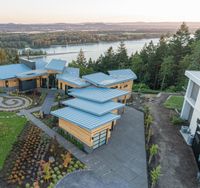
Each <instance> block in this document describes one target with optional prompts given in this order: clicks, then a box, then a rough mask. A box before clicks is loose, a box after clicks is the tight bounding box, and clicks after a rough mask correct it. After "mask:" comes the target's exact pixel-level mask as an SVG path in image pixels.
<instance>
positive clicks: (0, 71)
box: [0, 64, 31, 80]
mask: <svg viewBox="0 0 200 188" xmlns="http://www.w3.org/2000/svg"><path fill="white" fill-rule="evenodd" d="M30 70H31V69H30V68H29V67H27V66H26V65H24V64H11V65H2V66H0V80H6V79H11V78H16V74H19V73H23V72H26V71H30Z"/></svg>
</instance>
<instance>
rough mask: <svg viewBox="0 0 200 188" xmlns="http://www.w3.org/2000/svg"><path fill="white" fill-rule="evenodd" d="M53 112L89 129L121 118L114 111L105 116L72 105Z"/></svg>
mask: <svg viewBox="0 0 200 188" xmlns="http://www.w3.org/2000/svg"><path fill="white" fill-rule="evenodd" d="M51 114H52V115H54V116H56V117H58V118H61V119H63V120H65V121H69V122H71V123H73V124H75V125H77V126H80V127H82V128H84V129H87V130H93V129H95V128H97V127H100V126H102V125H105V124H106V123H109V122H111V121H114V120H117V119H119V118H120V116H119V115H115V114H112V113H109V114H105V115H103V116H95V115H93V114H90V113H87V112H83V111H81V110H77V109H75V108H71V107H66V108H62V109H59V110H56V111H53V112H51Z"/></svg>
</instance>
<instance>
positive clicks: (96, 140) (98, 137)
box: [93, 129, 107, 149]
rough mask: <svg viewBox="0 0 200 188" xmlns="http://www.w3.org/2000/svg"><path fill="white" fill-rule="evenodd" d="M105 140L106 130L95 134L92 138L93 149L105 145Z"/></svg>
mask: <svg viewBox="0 0 200 188" xmlns="http://www.w3.org/2000/svg"><path fill="white" fill-rule="evenodd" d="M106 139H107V129H106V130H103V131H101V132H99V133H96V134H95V135H94V137H93V149H96V148H98V147H100V146H102V145H104V144H106Z"/></svg>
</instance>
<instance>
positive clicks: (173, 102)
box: [164, 96, 184, 110]
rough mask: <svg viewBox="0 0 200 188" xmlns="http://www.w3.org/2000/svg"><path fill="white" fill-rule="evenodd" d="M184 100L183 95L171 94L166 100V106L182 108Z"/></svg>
mask: <svg viewBox="0 0 200 188" xmlns="http://www.w3.org/2000/svg"><path fill="white" fill-rule="evenodd" d="M183 101H184V97H183V96H171V97H170V98H168V99H167V100H166V101H165V103H164V106H165V107H166V108H170V109H178V110H181V108H182V106H183Z"/></svg>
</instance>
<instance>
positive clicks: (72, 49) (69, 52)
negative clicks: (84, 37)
mask: <svg viewBox="0 0 200 188" xmlns="http://www.w3.org/2000/svg"><path fill="white" fill-rule="evenodd" d="M150 41H153V43H154V44H156V43H158V41H159V39H158V38H152V39H141V40H131V41H125V42H124V43H125V45H126V48H127V52H128V55H131V54H132V53H135V52H136V51H140V50H141V49H142V48H143V46H144V45H145V43H147V44H148V43H149V42H150ZM119 43H120V42H100V43H94V44H77V45H67V46H52V47H50V48H41V49H37V50H44V51H46V52H47V54H48V53H50V54H53V53H66V54H61V55H50V56H45V57H40V58H35V59H33V60H35V61H41V60H44V61H47V62H49V61H51V59H54V58H56V59H63V60H66V61H67V62H71V61H72V60H75V59H76V57H77V55H78V53H79V51H80V49H82V50H83V51H84V54H85V57H86V59H89V58H90V57H91V58H92V59H93V60H96V59H97V58H98V57H99V56H100V55H101V54H103V53H104V52H106V51H107V49H108V48H109V47H111V46H112V47H113V49H114V50H117V47H118V46H119Z"/></svg>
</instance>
